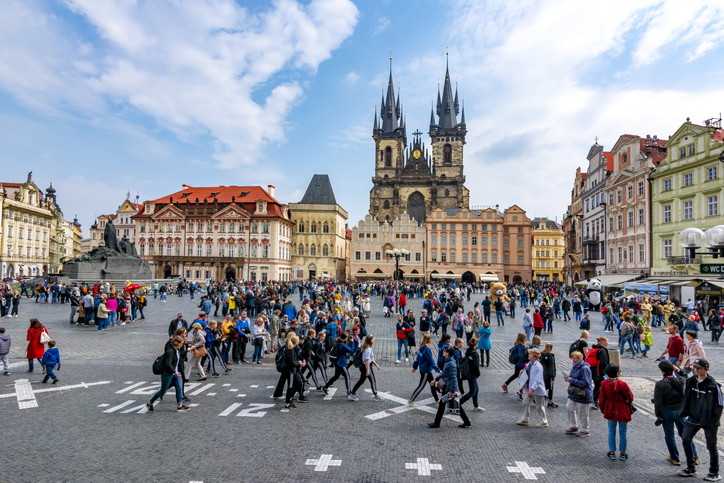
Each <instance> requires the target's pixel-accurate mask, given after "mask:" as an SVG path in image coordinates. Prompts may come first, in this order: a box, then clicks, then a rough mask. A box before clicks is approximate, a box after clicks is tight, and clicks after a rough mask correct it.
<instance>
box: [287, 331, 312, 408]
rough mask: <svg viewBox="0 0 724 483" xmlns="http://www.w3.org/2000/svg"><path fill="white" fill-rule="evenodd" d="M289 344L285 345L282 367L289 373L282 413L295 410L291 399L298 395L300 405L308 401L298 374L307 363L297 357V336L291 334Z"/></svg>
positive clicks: (298, 350)
mask: <svg viewBox="0 0 724 483" xmlns="http://www.w3.org/2000/svg"><path fill="white" fill-rule="evenodd" d="M291 334H292V335H291V337H289V342H288V343H287V346H286V350H285V351H284V356H283V357H284V367H285V368H286V370H287V371H289V385H288V386H287V394H286V396H285V399H284V409H282V411H284V412H288V411H289V410H290V409H296V406H295V405H294V403H292V398H293V397H294V396H295V395H296V394H297V393H299V398H298V399H297V400H298V401H299V402H300V403H306V402H309V399H307V398H306V397H304V393H303V390H304V389H303V388H304V383H303V382H302V376H301V375H300V373H299V369H300V367H302V368H303V367H304V366H306V365H307V362H306V361H305V360H303V359H300V356H299V352H300V349H299V337H297V334H294V333H291Z"/></svg>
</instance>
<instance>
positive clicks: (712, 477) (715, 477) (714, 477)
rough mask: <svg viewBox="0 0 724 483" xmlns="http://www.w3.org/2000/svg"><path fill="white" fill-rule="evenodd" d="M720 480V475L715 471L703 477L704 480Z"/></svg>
mask: <svg viewBox="0 0 724 483" xmlns="http://www.w3.org/2000/svg"><path fill="white" fill-rule="evenodd" d="M719 480H721V476H719V475H718V474H717V473H709V474H708V475H706V476H705V477H704V481H719Z"/></svg>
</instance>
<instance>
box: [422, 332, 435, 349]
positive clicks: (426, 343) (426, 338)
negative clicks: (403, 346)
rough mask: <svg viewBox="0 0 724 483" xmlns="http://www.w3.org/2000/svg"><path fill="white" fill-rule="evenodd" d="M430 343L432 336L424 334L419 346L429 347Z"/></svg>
mask: <svg viewBox="0 0 724 483" xmlns="http://www.w3.org/2000/svg"><path fill="white" fill-rule="evenodd" d="M430 342H432V336H431V335H430V334H425V335H423V336H422V342H420V345H424V346H427V347H428V348H429V347H430Z"/></svg>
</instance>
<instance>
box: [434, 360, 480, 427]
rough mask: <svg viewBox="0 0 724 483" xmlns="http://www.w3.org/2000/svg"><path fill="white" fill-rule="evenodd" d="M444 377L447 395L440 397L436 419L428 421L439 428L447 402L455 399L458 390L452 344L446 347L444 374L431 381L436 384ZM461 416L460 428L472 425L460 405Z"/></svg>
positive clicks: (456, 369)
mask: <svg viewBox="0 0 724 483" xmlns="http://www.w3.org/2000/svg"><path fill="white" fill-rule="evenodd" d="M440 379H442V380H443V382H444V383H445V386H444V387H445V390H444V391H445V395H444V396H443V397H442V398H441V399H440V404H438V406H437V413H436V414H435V421H434V422H432V423H428V424H427V425H428V426H429V427H430V428H439V427H440V422H441V421H442V417H443V415H444V413H445V409H446V408H445V406H446V405H447V404H446V403H447V402H448V401H450V400H452V399H455V397H456V396H457V392H458V368H457V365H456V364H455V349H454V348H453V347H451V346H448V347H446V348H445V367H444V368H443V371H442V374H440V375H439V376H437V377H436V378H435V380H434V381H432V382H431V383H430V385H431V386H434V385H435V383H436V382H437V381H438V380H440ZM460 417H461V418H462V420H463V424H460V425H458V427H459V428H468V427H470V419H468V416H467V415H466V414H465V410H464V409H463V407H462V406H460Z"/></svg>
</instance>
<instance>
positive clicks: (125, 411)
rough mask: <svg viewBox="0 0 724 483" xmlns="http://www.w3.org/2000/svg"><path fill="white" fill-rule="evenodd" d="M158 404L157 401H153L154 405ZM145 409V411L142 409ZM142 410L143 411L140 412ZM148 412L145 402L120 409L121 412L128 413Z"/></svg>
mask: <svg viewBox="0 0 724 483" xmlns="http://www.w3.org/2000/svg"><path fill="white" fill-rule="evenodd" d="M156 404H158V403H157V402H155V403H153V405H154V406H156ZM144 409H145V411H144ZM141 411H143V412H141ZM147 412H148V408H147V407H146V403H143V404H141V405H140V406H134V407H132V408H131V409H126V410H124V411H121V414H128V413H138V414H144V413H147Z"/></svg>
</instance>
